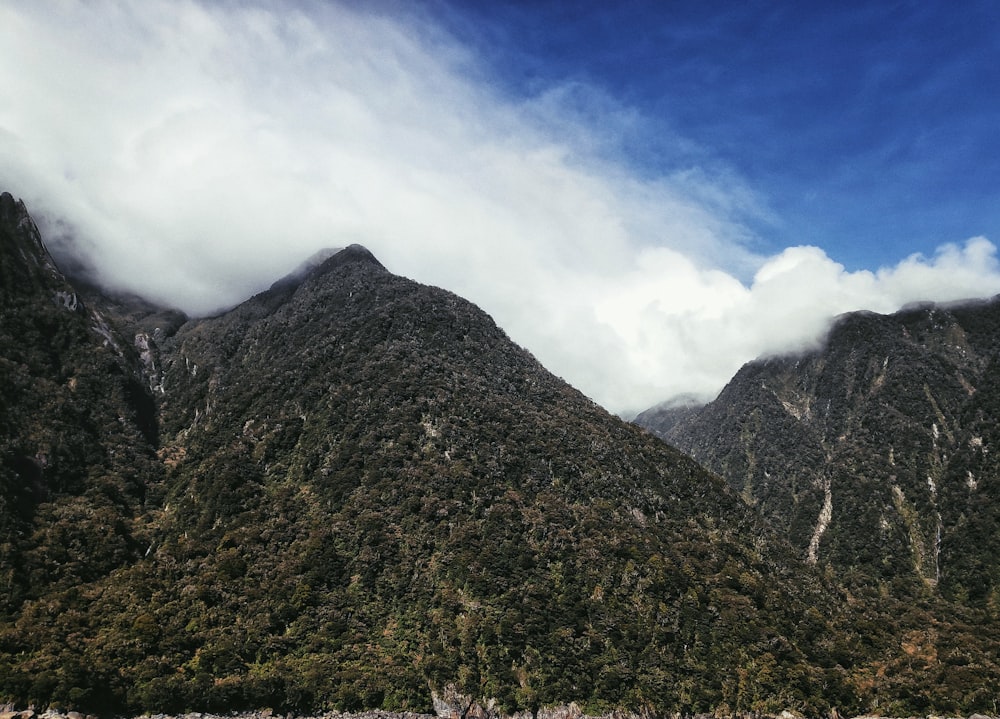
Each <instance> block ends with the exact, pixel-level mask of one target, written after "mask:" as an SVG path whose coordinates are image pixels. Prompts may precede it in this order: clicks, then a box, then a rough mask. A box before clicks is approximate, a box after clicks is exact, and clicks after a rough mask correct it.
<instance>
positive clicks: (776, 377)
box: [637, 298, 1000, 611]
mask: <svg viewBox="0 0 1000 719" xmlns="http://www.w3.org/2000/svg"><path fill="white" fill-rule="evenodd" d="M998 352H1000V299H997V298H995V299H993V300H989V301H981V302H973V303H964V304H959V305H952V306H935V305H923V306H915V307H911V308H907V309H905V310H903V311H901V312H898V313H896V314H894V315H891V316H883V315H876V314H871V313H856V314H850V315H847V316H844V317H842V318H840V320H839V321H838V322H837V323H836V325H835V326H834V327H833V329H832V330H831V332H830V335H829V338H828V340H827V342H826V344H825V346H824V347H823V348H822V349H819V350H816V351H813V352H809V353H806V354H804V355H799V356H794V357H779V358H770V359H765V360H760V361H756V362H752V363H750V364H748V365H746V366H745V367H744V368H743V369H742V370H741V371H740V372H739V373H738V374H737V375H736V377H734V379H733V380H732V381H731V382H730V383H729V385H727V387H726V388H725V389H724V390H723V391H722V393H721V394H720V395H719V397H718V398H717V399H716V400H715V401H714V402H711V403H710V404H708V405H707V406H705V407H703V408H699V409H696V410H693V411H691V412H689V413H687V414H685V415H684V416H683V417H682V418H680V419H675V418H674V417H669V416H668V417H659V416H658V415H657V413H656V412H649V413H644V414H643V415H642V416H640V417H639V418H637V422H638V423H639V424H641V425H644V426H647V427H648V428H650V429H653V430H654V431H656V432H658V433H659V434H660V435H661V436H662V437H663V438H664V439H666V440H667V441H668V442H671V443H672V444H674V445H676V446H678V447H680V448H682V449H684V450H685V451H687V452H689V453H690V454H691V455H692V456H694V457H695V458H697V459H698V460H699V461H701V462H703V463H704V464H705V466H706V467H708V468H710V469H712V470H713V471H715V472H718V473H719V474H720V475H721V476H723V477H725V478H726V480H727V481H728V482H729V484H730V485H731V486H732V487H733V489H735V490H736V491H738V492H740V494H741V495H742V497H743V498H744V500H745V501H746V502H747V503H748V504H751V505H753V506H755V507H757V508H758V509H759V510H760V511H761V512H762V513H763V514H764V516H766V517H768V518H769V519H770V521H771V522H772V523H774V524H775V525H776V526H784V527H786V528H787V529H786V534H787V537H788V538H789V540H790V541H791V542H792V544H793V545H795V546H796V547H798V548H799V551H800V553H801V555H802V556H803V557H804V558H806V559H807V560H808V561H809V562H811V563H814V564H819V565H821V566H828V567H830V568H832V569H833V570H835V571H836V572H837V573H838V574H840V575H848V576H849V575H851V574H857V575H859V576H861V577H863V578H866V579H868V578H871V579H873V580H874V581H878V582H882V583H884V584H886V585H887V586H895V590H894V591H899V590H905V591H906V592H909V593H911V594H912V593H915V592H930V593H939V594H941V595H942V596H944V597H946V598H949V599H953V600H958V601H960V602H962V603H966V604H970V605H972V606H976V607H992V608H993V610H994V611H996V610H1000V521H998V520H1000V502H998V500H1000V478H998V473H997V469H998V467H997V459H996V456H997V454H996V453H997V450H998V449H1000V436H998V432H997V426H998V419H1000V385H998V383H997V372H998V369H1000V367H998Z"/></svg>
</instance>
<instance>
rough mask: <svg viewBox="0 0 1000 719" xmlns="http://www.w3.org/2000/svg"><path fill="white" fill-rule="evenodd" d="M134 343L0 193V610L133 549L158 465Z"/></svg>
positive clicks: (141, 540) (122, 559)
mask: <svg viewBox="0 0 1000 719" xmlns="http://www.w3.org/2000/svg"><path fill="white" fill-rule="evenodd" d="M135 357H136V354H135V351H134V349H133V348H132V346H131V344H130V343H129V342H127V341H126V340H125V339H124V338H123V337H122V336H121V335H120V334H118V333H117V331H116V330H115V329H114V328H113V327H112V326H110V325H109V324H108V323H107V321H106V319H105V318H104V317H103V316H102V315H101V314H99V313H96V312H94V311H92V310H91V309H89V308H88V307H87V306H85V305H84V304H83V303H82V302H81V301H80V299H79V298H78V296H77V293H76V291H75V289H74V288H73V287H72V286H71V285H70V284H69V283H67V282H66V280H65V278H63V276H62V275H61V274H60V273H59V271H58V269H57V268H56V267H55V264H54V263H53V262H52V259H51V257H50V256H49V254H48V252H46V250H45V248H44V247H43V245H42V242H41V238H40V236H39V234H38V229H37V228H36V227H35V224H34V223H33V222H32V221H31V218H30V217H29V216H28V213H27V211H26V209H25V207H24V205H23V204H21V203H19V202H16V201H15V200H14V199H13V198H12V197H11V196H10V195H9V194H6V193H4V194H2V195H0V398H2V401H0V620H6V619H9V618H10V617H12V616H14V615H15V614H16V613H17V611H18V608H19V607H20V606H21V605H22V602H24V601H25V600H30V599H35V598H39V597H42V596H52V595H53V594H57V593H60V592H64V591H72V590H73V589H75V588H76V587H77V586H78V585H79V583H80V582H86V581H90V580H93V579H96V578H99V577H102V576H105V575H107V574H108V572H110V571H112V570H113V569H115V568H116V567H119V566H122V565H124V564H128V563H130V562H132V561H134V560H135V559H136V558H138V557H139V556H141V551H142V550H143V549H145V547H146V539H145V537H144V531H143V527H142V526H141V524H139V523H137V522H136V521H135V520H136V516H137V513H138V512H139V511H140V509H141V505H142V502H143V499H144V494H145V488H146V486H147V485H148V484H149V483H150V482H152V481H155V480H156V478H157V477H158V476H160V475H161V474H162V471H161V465H160V463H159V462H157V461H156V457H155V455H154V453H153V452H154V450H153V447H154V445H155V443H156V442H157V438H156V418H155V409H154V406H153V403H152V401H151V400H150V398H149V396H148V395H147V394H146V393H145V392H144V389H143V384H142V378H141V376H140V375H139V373H138V372H136V371H135V370H134V367H135Z"/></svg>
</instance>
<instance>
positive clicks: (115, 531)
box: [0, 194, 1000, 717]
mask: <svg viewBox="0 0 1000 719" xmlns="http://www.w3.org/2000/svg"><path fill="white" fill-rule="evenodd" d="M0 262H2V265H0V266H2V279H3V286H2V287H0V298H2V302H3V304H2V306H0V319H2V330H0V363H2V364H0V368H2V371H3V373H2V375H0V383H2V387H0V389H2V392H3V404H2V410H0V431H2V434H0V442H2V444H0V450H2V455H0V471H2V475H0V513H2V514H0V521H2V525H0V532H2V536H0V542H2V544H0V561H2V567H0V571H2V573H0V581H2V582H3V583H2V585H0V590H2V592H3V593H2V594H0V602H2V603H0V703H4V702H11V703H14V704H21V705H23V704H27V703H35V704H36V705H39V706H44V705H48V704H55V705H58V706H61V707H64V708H78V709H85V710H96V711H102V712H108V713H110V712H141V711H150V712H157V711H179V710H184V709H196V710H215V711H230V710H237V709H241V708H252V707H272V708H274V709H276V710H280V711H293V712H306V711H315V710H318V709H323V708H338V709H345V710H358V709H363V708H384V709H391V710H417V711H430V710H431V709H432V708H436V709H437V710H439V711H443V712H445V713H448V712H449V711H451V710H455V711H457V712H458V713H459V714H460V715H463V716H465V715H468V716H473V715H475V716H479V717H483V716H488V715H492V714H497V713H513V712H517V711H531V712H535V711H537V710H538V709H539V708H540V707H547V706H555V705H559V704H564V703H567V702H570V701H576V702H579V703H580V704H581V705H582V706H584V707H585V708H586V709H587V710H588V711H591V712H606V711H610V710H612V709H614V708H625V709H630V710H642V711H650V712H655V713H666V712H687V713H691V712H700V711H711V710H719V711H721V712H729V711H765V712H777V711H780V710H781V709H785V708H788V709H795V710H799V711H803V712H808V713H809V714H811V715H818V714H822V713H827V712H831V711H832V710H833V709H834V708H838V709H839V710H840V711H841V712H842V713H857V712H861V711H867V710H874V709H876V708H877V709H878V710H879V711H881V712H882V713H885V714H900V715H906V714H912V713H927V712H931V711H936V712H966V713H967V712H971V711H977V710H978V711H989V710H991V709H992V707H993V705H992V701H993V699H994V698H995V696H996V695H997V691H998V689H1000V667H998V666H997V664H996V660H995V656H994V653H993V649H994V648H995V646H996V635H997V632H996V631H995V629H990V628H989V625H988V624H986V623H985V622H984V621H983V617H984V616H986V615H985V613H984V612H983V611H979V610H977V609H976V608H975V607H974V606H968V607H960V609H961V611H960V612H957V613H956V614H955V615H954V616H951V617H949V618H948V620H947V621H943V620H942V619H941V615H940V613H935V612H937V610H938V608H939V605H938V604H936V603H935V602H936V601H937V600H936V599H935V598H934V597H928V598H918V599H916V600H915V601H913V602H911V603H910V604H908V605H905V606H904V605H901V604H899V603H893V600H892V599H891V598H889V599H887V600H886V603H884V604H879V603H876V602H875V601H873V598H872V597H868V596H866V595H864V594H863V593H859V592H857V591H852V592H848V591H846V590H845V589H843V588H842V587H841V586H840V585H839V584H838V583H837V582H836V581H835V580H834V578H831V577H830V576H827V575H825V574H824V573H822V572H820V571H818V569H817V568H815V567H810V566H808V565H807V564H805V563H804V562H802V561H801V560H800V557H799V556H798V555H797V554H796V553H795V552H794V551H793V549H792V547H791V546H789V544H788V543H787V542H786V541H785V540H784V539H782V538H781V537H780V536H778V533H776V532H774V531H772V529H771V528H770V527H769V526H768V523H767V522H765V521H762V519H761V515H760V514H759V513H758V511H757V510H756V509H754V508H752V507H750V506H748V505H747V504H745V503H743V502H741V501H740V500H739V498H738V496H737V495H736V493H734V492H732V491H730V490H729V489H728V488H727V487H726V485H725V483H724V482H723V481H722V480H720V479H718V478H716V477H715V476H713V475H711V474H709V473H707V472H706V471H704V470H703V469H702V468H701V467H700V466H699V465H698V464H696V463H695V462H694V461H693V460H691V459H690V458H688V457H686V456H684V455H682V454H680V453H679V452H677V451H676V450H674V449H672V448H670V447H668V446H667V445H665V444H663V443H662V442H660V441H659V440H658V439H656V438H655V437H653V436H652V435H650V434H649V433H647V432H645V431H644V430H642V429H640V428H638V427H635V426H633V425H630V424H627V423H625V422H622V421H621V420H619V419H617V418H615V417H612V416H610V415H609V414H608V413H606V412H604V411H603V410H601V409H600V408H598V407H597V406H595V405H594V404H593V403H592V402H590V401H588V400H587V399H586V398H585V397H583V396H582V395H581V394H580V393H578V392H577V391H575V390H574V389H572V388H571V387H569V386H568V385H566V384H565V383H563V382H562V381H561V380H558V379H556V378H555V377H553V376H552V375H551V374H549V373H548V372H547V371H545V370H544V369H543V368H542V367H541V366H540V365H539V364H538V363H537V362H536V361H535V360H534V359H533V358H532V357H531V356H530V355H529V354H528V353H527V352H525V351H524V350H522V349H520V348H519V347H517V346H516V345H514V344H512V343H511V342H510V340H509V339H508V338H507V337H506V336H505V335H504V333H503V332H502V331H501V330H500V329H498V328H497V327H496V325H495V324H494V323H493V322H492V320H490V318H489V317H488V316H486V315H485V314H484V313H483V312H482V311H480V310H479V309H477V308H476V307H474V306H473V305H471V304H469V303H468V302H466V301H464V300H462V299H460V298H458V297H456V296H455V295H453V294H450V293H448V292H445V291H443V290H439V289H435V288H431V287H426V286H422V285H419V284H417V283H415V282H412V281H410V280H407V279H403V278H400V277H397V276H394V275H392V274H391V273H390V272H388V271H387V270H386V269H385V268H384V267H382V266H381V265H380V264H379V263H378V261H377V260H376V259H375V258H374V257H372V255H371V254H370V253H368V251H367V250H365V249H363V248H360V247H357V246H352V247H349V248H347V249H345V250H342V251H340V252H339V253H337V254H334V255H333V256H331V257H329V258H328V259H326V260H325V261H323V262H322V263H321V264H319V265H318V266H316V267H314V268H312V269H309V270H306V271H305V273H304V274H302V275H300V276H297V277H294V278H286V280H284V281H280V282H277V283H275V285H274V286H273V287H272V288H271V289H270V290H268V291H266V292H263V293H261V294H260V295H257V296H255V297H253V298H251V299H250V300H248V301H247V302H245V303H243V304H241V305H240V306H238V307H236V308H234V309H233V310H231V311H229V312H226V313H224V314H222V315H220V316H218V317H214V318H210V319H200V320H189V321H183V318H180V317H179V316H178V315H177V314H176V313H171V312H168V311H166V310H163V309H162V308H157V307H155V306H152V305H150V304H149V303H145V302H142V301H140V300H138V299H137V298H130V297H120V296H119V297H108V296H105V295H102V294H101V293H99V292H98V291H96V290H94V288H83V287H82V286H80V285H75V284H71V283H70V282H68V281H67V280H66V279H65V278H64V277H63V276H62V275H61V274H60V273H59V272H58V270H57V269H56V268H55V266H54V264H53V263H52V262H51V259H50V258H49V257H48V254H47V253H46V252H45V250H44V247H43V246H42V244H41V240H40V238H39V237H38V231H37V229H36V228H35V226H34V224H33V223H32V222H31V220H30V218H29V217H28V215H27V212H26V211H25V208H24V206H23V205H22V204H20V203H18V202H16V201H15V200H14V199H13V198H12V197H11V196H10V195H6V194H5V195H2V196H0ZM81 298H82V299H81ZM434 697H437V698H438V699H439V700H441V699H442V698H443V699H444V700H445V701H444V703H442V701H439V702H437V706H436V707H435V706H434V702H433V701H432V700H433V698H434ZM463 697H464V699H463ZM473 701H474V702H475V704H474V705H473V706H472V707H471V708H470V706H469V704H470V703H471V702H473Z"/></svg>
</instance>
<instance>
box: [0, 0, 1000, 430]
mask: <svg viewBox="0 0 1000 719" xmlns="http://www.w3.org/2000/svg"><path fill="white" fill-rule="evenodd" d="M272 8H276V9H272ZM0 86H2V87H4V88H5V91H4V93H3V95H2V96H0V185H2V187H0V189H4V190H8V191H11V192H13V193H14V194H15V195H18V196H20V197H23V198H24V199H25V200H26V202H28V204H29V209H30V210H31V211H32V212H33V213H36V214H40V215H43V216H44V217H45V218H46V222H45V223H44V226H45V227H46V228H47V229H48V230H49V233H50V238H49V239H50V241H52V235H53V234H54V233H62V235H63V241H64V242H72V244H74V245H75V246H76V248H77V251H81V252H83V253H84V254H86V255H87V256H88V257H89V258H90V261H91V262H92V264H93V265H94V266H95V267H97V268H99V271H100V273H101V276H102V279H103V280H104V281H105V282H107V283H109V284H111V285H114V286H118V287H122V288H127V289H131V290H134V291H138V292H140V293H143V294H146V295H147V296H149V297H151V298H153V299H156V300H160V301H164V302H169V303H172V304H174V305H177V306H179V307H181V308H182V309H184V310H186V311H188V312H190V313H194V314H200V313H207V312H212V311H215V310H217V309H219V308H222V307H225V306H228V305H232V304H234V303H236V302H238V301H240V300H242V299H244V298H245V297H247V296H249V295H250V294H251V293H252V292H254V291H257V290H260V289H262V288H264V287H266V286H268V285H269V284H270V283H271V282H272V281H274V280H275V279H277V278H278V277H280V276H282V275H283V274H285V273H286V272H288V271H290V270H291V269H293V268H294V267H296V266H297V265H298V264H299V263H300V262H301V261H302V260H303V259H304V258H305V257H307V256H309V255H310V254H312V253H313V252H314V251H316V250H317V249H320V248H321V247H328V246H344V245H347V244H350V243H355V242H357V243H361V244H364V245H365V246H367V247H368V248H369V249H371V250H372V251H373V252H374V253H375V255H376V256H377V257H378V258H379V259H380V260H381V261H382V262H383V264H385V265H386V266H387V267H388V268H389V269H390V270H391V271H393V272H396V273H398V274H402V275H405V276H408V277H411V278H414V279H416V280H418V281H420V282H424V283H428V284H435V285H439V286H442V287H445V288H447V289H450V290H452V291H454V292H457V293H458V294H460V295H463V296H465V297H467V298H469V299H470V300H472V301H474V302H476V303H477V304H479V305H480V306H482V307H483V308H484V309H485V310H486V311H488V312H489V313H490V314H491V315H493V317H494V318H495V319H496V320H497V321H498V323H499V324H500V325H501V326H502V327H504V329H505V330H506V331H507V332H508V333H509V334H510V335H511V337H512V338H513V339H514V340H515V341H517V342H518V343H520V344H522V345H524V346H526V347H527V348H528V349H529V350H530V351H532V352H533V353H534V354H535V355H536V357H538V358H539V360H541V361H542V362H543V363H544V364H545V365H546V366H547V367H548V368H549V369H551V370H553V371H554V372H555V373H556V374H559V375H561V376H563V377H564V378H565V379H567V380H568V381H570V382H571V383H573V384H574V385H575V386H577V387H579V388H580V389H581V390H582V391H584V392H585V393H586V394H588V395H589V396H591V397H592V398H593V399H595V400H596V401H597V402H599V403H601V404H603V405H604V406H606V407H608V408H609V409H611V410H613V411H636V410H641V409H643V408H645V407H647V406H649V405H652V404H654V403H656V402H658V401H660V400H662V399H665V398H667V397H669V396H671V395H673V394H676V393H680V392H693V393H696V394H701V395H705V396H709V395H711V394H713V393H714V392H717V391H718V390H719V389H720V388H721V386H722V385H723V384H724V383H725V382H726V381H727V380H728V379H729V378H730V377H731V376H732V374H733V373H734V372H735V371H736V370H737V369H738V368H739V366H740V365H741V364H742V363H744V362H746V361H747V360H749V359H752V358H753V357H755V356H757V355H760V354H766V353H775V352H784V351H788V350H791V349H795V348H799V347H803V346H808V345H810V344H813V343H816V342H817V341H819V339H820V338H821V337H822V333H823V331H824V330H825V328H826V327H827V325H828V323H829V320H830V318H832V317H833V316H834V315H836V314H838V313H841V312H845V311H850V310H856V309H870V310H875V311H880V312H889V311H893V310H895V309H897V308H899V307H900V306H902V305H904V304H906V303H908V302H912V301H917V300H938V301H944V300H953V299H960V298H965V297H973V296H986V295H992V294H995V293H998V292H1000V263H998V260H997V256H996V248H995V247H994V245H993V244H991V243H990V242H989V241H988V240H986V239H984V238H973V239H969V240H965V241H964V242H960V243H958V244H943V245H942V247H941V248H940V249H939V250H938V252H937V253H936V254H935V255H933V256H931V257H922V256H919V255H914V256H911V257H908V258H905V259H903V260H902V261H901V262H899V263H898V264H897V265H896V266H894V267H889V268H882V269H875V270H873V271H856V272H850V271H847V270H846V269H845V268H844V267H843V266H841V265H839V264H838V263H837V262H836V261H834V260H833V259H831V258H830V257H828V256H827V255H826V253H825V252H824V251H823V250H822V249H820V248H817V247H812V246H809V238H808V237H803V238H802V245H801V246H797V247H789V248H787V249H785V250H783V251H781V252H779V253H777V254H773V255H769V256H768V255H763V254H761V252H760V250H759V247H760V243H758V242H757V241H756V238H755V237H754V235H753V233H751V232H750V231H749V230H748V229H747V226H748V224H747V222H746V221H745V220H746V219H747V218H748V217H754V218H758V219H760V218H765V219H766V218H767V217H768V214H769V211H768V209H767V201H766V198H761V197H758V196H756V195H755V193H754V192H753V191H752V189H750V188H748V187H747V186H746V184H745V183H744V182H742V181H741V180H740V178H739V177H738V176H735V174H734V173H732V172H726V171H724V170H720V169H719V168H718V167H715V168H709V167H708V166H704V167H702V166H697V165H692V164H690V162H688V164H684V165H681V164H676V165H672V166H669V167H665V168H664V171H663V172H662V173H661V174H660V175H658V176H650V173H649V172H648V169H647V170H646V171H644V172H642V173H639V172H636V171H633V170H631V169H630V166H629V162H628V160H627V158H625V157H624V156H623V155H619V154H618V153H617V151H616V137H617V136H618V135H619V134H621V133H628V132H633V131H635V123H636V118H635V117H634V114H633V113H632V111H631V110H630V108H628V107H626V106H624V105H618V104H616V103H615V101H614V100H613V99H611V98H609V97H607V96H606V94H605V93H604V92H603V91H602V90H601V89H600V88H588V87H586V86H585V85H581V84H580V83H579V82H577V81H574V82H572V83H570V82H567V83H566V85H564V86H557V87H549V88H546V89H545V90H544V91H543V92H541V93H539V94H536V95H532V96H522V97H517V96H512V95H510V94H509V93H505V92H504V91H501V90H499V89H498V88H497V87H496V86H495V85H494V84H493V83H492V82H491V80H490V68H489V67H486V66H485V65H484V64H483V63H482V61H481V60H480V59H479V58H477V56H476V54H475V50H474V48H471V47H467V46H464V45H463V44H462V43H461V42H459V41H458V40H456V39H455V38H454V37H451V36H449V35H448V34H446V33H445V32H443V31H442V30H441V29H440V28H439V27H438V26H436V25H435V24H434V23H433V22H432V21H431V19H429V18H428V17H427V16H423V15H420V14H416V13H412V12H411V13H404V12H403V11H402V10H399V9H390V10H386V9H385V8H384V7H383V9H382V10H381V11H365V10H363V9H357V8H353V7H350V6H341V5H336V4H329V3H324V4H320V3H315V4H313V3H309V2H296V3H291V2H290V3H287V4H285V5H284V6H283V7H277V6H272V5H265V4H259V5H257V4H253V3H239V2H233V3H219V4H216V3H212V4H209V3H204V4H202V3H198V2H193V1H191V0H187V1H184V0H181V1H180V2H173V1H167V0H150V1H149V2H143V3H141V4H139V3H130V2H112V1H110V0H103V1H97V2H87V3H83V2H75V1H73V0H65V1H64V2H58V3H52V4H48V3H46V4H44V5H43V4H31V5H30V6H28V5H27V4H26V5H25V6H23V7H20V6H18V7H15V6H13V5H11V4H8V5H5V6H3V7H0ZM581 107H583V108H584V109H585V111H583V110H581ZM676 141H677V142H678V143H683V142H684V141H683V138H678V139H677V140H676ZM682 154H683V156H684V157H687V158H690V157H691V154H690V148H685V150H684V153H681V152H680V151H679V152H678V156H681V155H682ZM950 239H961V238H950Z"/></svg>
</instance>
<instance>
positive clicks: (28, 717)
mask: <svg viewBox="0 0 1000 719" xmlns="http://www.w3.org/2000/svg"><path fill="white" fill-rule="evenodd" d="M584 717H586V715H584V714H583V712H582V711H581V710H580V708H579V707H578V706H577V705H576V704H569V705H568V706H561V707H554V708H550V709H541V710H539V711H538V713H537V715H536V716H534V717H532V715H530V714H529V713H527V712H525V713H524V716H523V717H522V716H521V715H515V716H514V717H507V718H506V719H584ZM0 719H100V718H99V717H96V716H94V715H93V714H83V713H81V712H76V711H67V712H62V711H57V710H53V709H47V710H45V711H36V710H35V709H26V710H15V709H14V708H12V707H0ZM133 719H471V718H470V717H469V715H466V716H460V715H458V714H452V715H450V716H449V715H442V714H438V715H434V714H417V713H414V712H386V711H367V712H357V713H353V714H348V713H343V712H337V711H332V712H327V713H325V714H320V715H317V716H312V717H299V716H294V715H292V714H287V715H284V716H283V715H281V714H276V713H275V712H273V711H272V710H270V709H262V710H260V711H255V712H240V713H236V712H234V713H232V714H222V715H220V714H207V713H201V712H190V713H188V714H180V715H176V716H175V715H169V714H146V715H143V716H141V717H134V718H133ZM586 719H654V718H653V717H646V716H643V717H640V715H636V714H631V713H626V712H613V713H611V714H608V715H605V716H602V717H586ZM664 719H807V718H805V717H802V716H801V715H799V714H794V713H792V712H788V711H785V712H781V714H778V715H773V716H772V715H759V714H739V715H736V716H734V717H732V718H729V717H722V716H716V715H714V714H699V715H694V716H684V717H682V716H681V715H679V714H678V715H673V716H671V717H669V718H664ZM828 719H841V718H840V717H839V716H837V715H836V714H835V715H834V716H832V717H829V718H828ZM851 719H887V718H885V717H877V716H871V715H865V716H858V717H852V718H851ZM906 719H1000V717H997V716H992V717H991V716H988V715H985V714H972V715H970V716H969V717H939V716H928V717H907V718H906Z"/></svg>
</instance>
